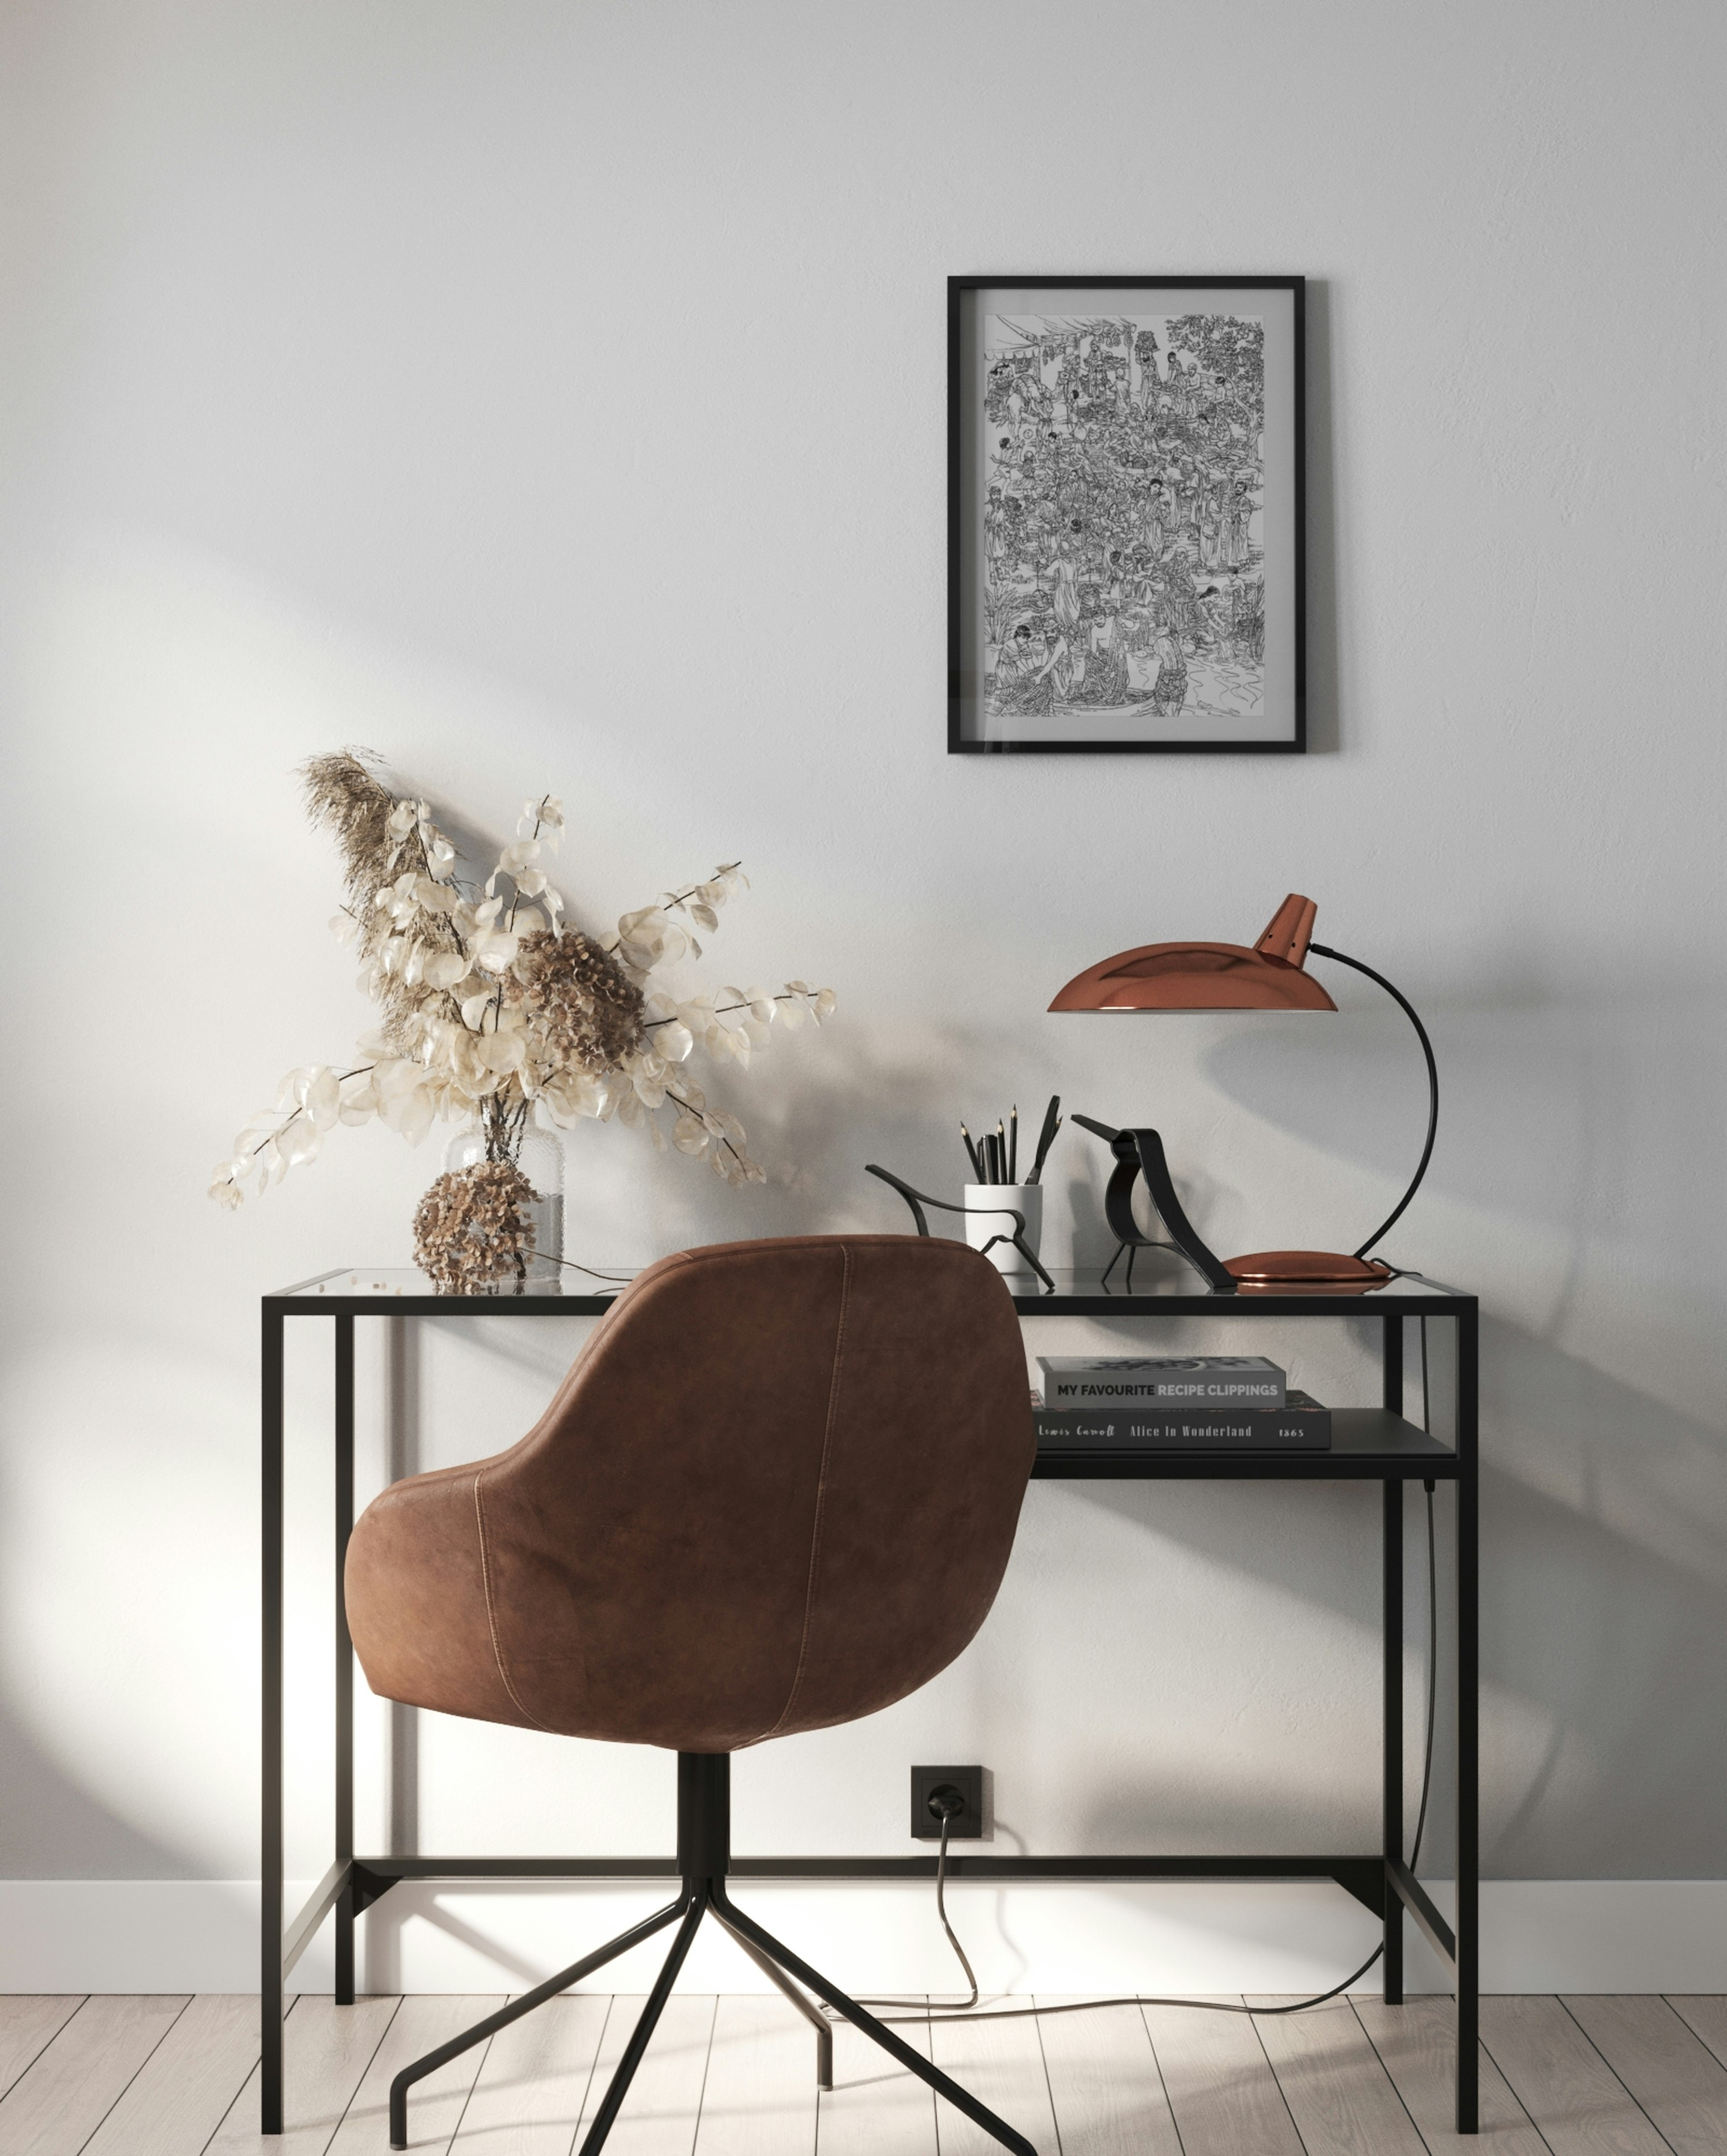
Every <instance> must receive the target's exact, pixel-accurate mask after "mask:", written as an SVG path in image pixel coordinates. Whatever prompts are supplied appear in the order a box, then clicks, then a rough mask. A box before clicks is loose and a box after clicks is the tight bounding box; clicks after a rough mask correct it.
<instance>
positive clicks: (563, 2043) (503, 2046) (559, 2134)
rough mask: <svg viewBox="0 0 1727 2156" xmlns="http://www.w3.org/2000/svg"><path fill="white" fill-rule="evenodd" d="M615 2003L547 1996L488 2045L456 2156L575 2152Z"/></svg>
mask: <svg viewBox="0 0 1727 2156" xmlns="http://www.w3.org/2000/svg"><path fill="white" fill-rule="evenodd" d="M611 2004H612V2002H611V2000H610V1999H608V1998H607V1997H606V1996H605V1994H603V1993H593V1992H578V1993H577V1994H574V1995H573V1996H571V1995H570V1994H563V1995H561V1996H560V1997H558V1998H556V1999H547V2000H546V2004H545V2005H543V2006H536V2008H535V2009H534V2010H533V2012H532V2013H530V2014H525V2015H523V2016H522V2018H521V2020H520V2021H513V2022H511V2023H510V2026H509V2027H508V2028H507V2029H500V2030H499V2031H498V2033H497V2035H495V2036H494V2037H493V2039H492V2040H491V2042H490V2044H489V2046H488V2047H487V2050H486V2056H485V2064H484V2066H482V2067H481V2068H480V2070H479V2076H477V2078H476V2079H475V2082H474V2093H473V2095H472V2096H471V2097H469V2099H468V2108H467V2110H466V2111H465V2112H463V2114H462V2123H461V2126H460V2128H459V2129H458V2131H457V2133H456V2138H455V2140H454V2142H453V2143H452V2144H451V2148H452V2151H453V2156H570V2146H571V2143H572V2142H573V2141H574V2139H575V2138H576V2126H577V2121H578V2120H579V2119H580V2117H582V2104H583V2103H584V2102H585V2101H586V2100H587V2086H588V2082H589V2081H590V2079H591V2078H592V2074H593V2063H594V2059H595V2056H596V2055H597V2052H598V2051H599V2048H600V2038H601V2035H602V2033H603V2032H604V2030H605V2026H606V2016H607V2011H608V2010H609V2008H610V2006H611Z"/></svg>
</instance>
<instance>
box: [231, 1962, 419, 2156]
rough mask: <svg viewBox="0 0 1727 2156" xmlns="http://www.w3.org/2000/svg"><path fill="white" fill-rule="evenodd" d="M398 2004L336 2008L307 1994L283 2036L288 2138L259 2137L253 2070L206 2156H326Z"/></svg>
mask: <svg viewBox="0 0 1727 2156" xmlns="http://www.w3.org/2000/svg"><path fill="white" fill-rule="evenodd" d="M401 2004H402V2001H401V2000H400V1999H396V1998H391V1997H383V1998H374V1999H356V2001H355V2002H354V2004H353V2005H351V2006H338V2005H336V2001H335V2000H334V1999H331V1997H330V1996H329V1995H328V1994H327V1993H317V1992H302V1993H301V1994H300V1997H299V1998H298V1999H295V2001H294V2005H293V2009H292V2010H291V2012H290V2014H289V2015H288V2018H287V2020H286V2021H285V2022H284V2025H283V2029H282V2038H283V2046H282V2048H283V2073H284V2083H285V2087H284V2100H283V2111H284V2123H285V2127H286V2131H285V2132H284V2133H281V2134H279V2135H273V2136H271V2137H270V2138H268V2139H266V2138H265V2137H264V2135H263V2134H261V2133H259V2130H258V2098H259V2090H258V2069H257V2067H256V2066H254V2067H253V2069H252V2072H251V2075H250V2076H249V2079H248V2080H247V2082H246V2085H245V2087H243V2089H242V2090H241V2091H240V2092H239V2094H238V2096H237V2097H235V2098H234V2100H233V2103H232V2104H231V2105H230V2106H229V2107H228V2116H227V2117H225V2118H224V2119H223V2122H222V2123H221V2125H220V2127H218V2129H217V2132H216V2137H215V2138H214V2139H213V2141H212V2142H211V2143H210V2145H209V2147H208V2149H206V2150H205V2151H204V2152H203V2156H324V2152H325V2150H326V2149H327V2148H329V2146H330V2144H331V2142H332V2141H333V2140H334V2139H335V2138H336V2128H337V2127H339V2126H340V2125H341V2122H342V2116H343V2114H344V2113H345V2112H346V2110H347V2108H348V2106H349V2104H350V2103H351V2102H352V2101H353V2097H354V2092H355V2090H356V2089H357V2088H358V2087H359V2086H360V2083H361V2081H362V2080H363V2079H364V2077H365V2074H366V2068H367V2067H368V2066H370V2065H371V2064H372V2059H373V2056H375V2054H376V2053H377V2047H378V2046H379V2045H380V2044H381V2043H382V2041H383V2040H384V2032H385V2031H386V2030H387V2029H388V2027H389V2025H390V2023H391V2021H392V2020H393V2019H394V2017H395V2014H396V2010H397V2007H399V2006H400V2005H401Z"/></svg>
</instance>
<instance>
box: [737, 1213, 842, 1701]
mask: <svg viewBox="0 0 1727 2156" xmlns="http://www.w3.org/2000/svg"><path fill="white" fill-rule="evenodd" d="M840 1265H841V1270H840V1281H839V1323H838V1327H836V1329H835V1332H834V1335H833V1378H832V1380H831V1382H830V1383H829V1384H828V1423H827V1427H826V1428H825V1429H824V1430H823V1432H822V1465H821V1469H820V1471H819V1472H818V1473H817V1477H816V1517H815V1519H814V1521H813V1522H812V1524H811V1527H810V1560H809V1577H808V1579H807V1582H806V1583H805V1586H804V1591H803V1636H802V1639H800V1640H799V1641H798V1643H797V1668H796V1669H795V1670H794V1671H792V1689H791V1691H789V1692H787V1695H786V1704H785V1706H784V1707H782V1708H781V1710H780V1718H779V1720H778V1721H777V1722H775V1724H774V1726H773V1727H772V1728H771V1729H769V1730H766V1731H764V1732H763V1734H762V1736H761V1738H759V1739H758V1740H757V1741H758V1742H759V1743H766V1740H767V1738H770V1737H777V1736H778V1734H779V1733H780V1732H781V1730H782V1729H783V1728H784V1727H785V1726H786V1724H787V1722H788V1721H789V1720H790V1719H791V1717H792V1708H793V1707H795V1706H796V1705H797V1693H798V1688H799V1686H801V1685H802V1682H803V1672H804V1667H805V1665H806V1664H807V1661H808V1660H809V1643H810V1626H811V1622H812V1619H813V1617H814V1614H815V1608H816V1582H817V1577H818V1575H819V1573H820V1572H821V1567H822V1518H823V1511H824V1508H825V1507H826V1504H827V1501H828V1455H829V1454H830V1452H831V1451H832V1450H833V1425H834V1422H835V1420H836V1419H837V1418H838V1413H839V1378H840V1372H841V1370H842V1368H843V1367H844V1363H845V1328H846V1306H847V1303H848V1301H849V1300H850V1297H851V1290H852V1253H851V1250H850V1247H849V1245H846V1246H843V1247H842V1249H841V1251H840Z"/></svg>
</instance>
